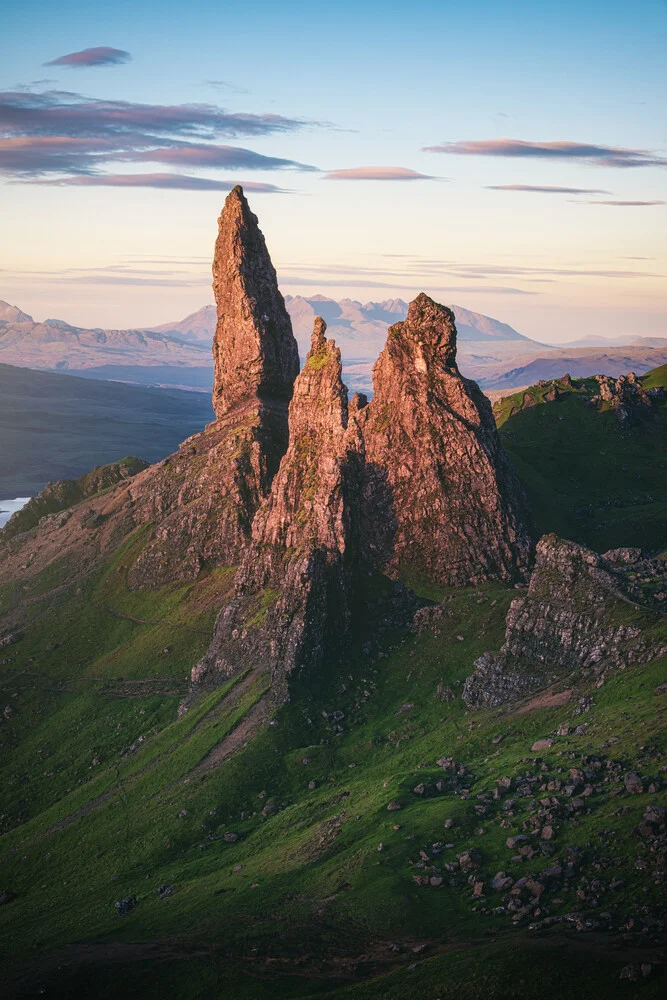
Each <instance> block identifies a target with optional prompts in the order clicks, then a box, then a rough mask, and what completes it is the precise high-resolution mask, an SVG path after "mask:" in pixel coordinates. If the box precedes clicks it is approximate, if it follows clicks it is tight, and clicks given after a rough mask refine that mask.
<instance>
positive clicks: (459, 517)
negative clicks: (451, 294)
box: [361, 294, 530, 585]
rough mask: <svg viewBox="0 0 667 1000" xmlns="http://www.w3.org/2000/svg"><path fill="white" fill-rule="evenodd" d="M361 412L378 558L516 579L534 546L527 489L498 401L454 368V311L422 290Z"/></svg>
mask: <svg viewBox="0 0 667 1000" xmlns="http://www.w3.org/2000/svg"><path fill="white" fill-rule="evenodd" d="M373 384H374V388H375V395H374V397H373V400H372V401H371V403H370V404H369V405H368V407H367V408H366V409H365V410H364V411H363V416H362V418H361V423H362V429H363V436H364V441H365V451H366V488H365V503H366V507H367V518H366V536H367V540H368V544H369V546H370V548H371V550H372V552H373V557H374V560H375V564H376V565H377V566H378V568H380V569H382V570H383V571H384V572H387V573H389V574H395V573H396V572H397V570H398V569H399V567H409V568H411V569H413V570H414V571H416V572H417V573H418V574H419V575H421V576H422V577H424V578H426V579H428V580H431V581H433V582H436V583H448V584H453V585H458V584H465V583H477V582H480V581H482V580H485V579H492V578H495V579H502V580H511V579H516V578H517V577H518V576H520V575H521V574H522V573H523V572H524V571H525V569H526V567H527V565H528V561H529V553H530V537H529V533H528V529H527V524H528V522H529V518H528V513H527V507H526V503H525V500H524V497H523V492H522V490H521V487H520V485H519V483H518V480H517V479H516V477H515V475H514V473H513V471H512V469H511V467H510V465H509V462H508V460H507V458H506V456H505V454H504V452H503V450H502V448H501V446H500V442H499V440H498V435H497V433H496V428H495V423H494V420H493V415H492V412H491V406H490V404H489V402H488V400H487V399H486V397H485V396H484V395H483V394H482V392H481V391H480V389H479V387H478V386H477V384H476V383H475V382H471V381H469V380H468V379H464V378H463V377H462V376H461V374H460V372H459V370H458V368H457V365H456V327H455V325H454V314H453V313H452V312H451V310H449V309H447V308H446V307H445V306H441V305H438V304H437V303H435V302H433V300H432V299H430V298H429V297H428V296H427V295H424V294H421V295H419V296H418V297H417V298H416V299H415V300H414V302H411V303H410V307H409V311H408V317H407V319H406V320H405V321H404V322H402V323H397V324H396V325H395V326H392V327H391V328H390V329H389V334H388V338H387V345H386V347H385V349H384V351H383V352H382V354H381V355H380V357H379V359H378V361H377V363H376V365H375V368H374V369H373Z"/></svg>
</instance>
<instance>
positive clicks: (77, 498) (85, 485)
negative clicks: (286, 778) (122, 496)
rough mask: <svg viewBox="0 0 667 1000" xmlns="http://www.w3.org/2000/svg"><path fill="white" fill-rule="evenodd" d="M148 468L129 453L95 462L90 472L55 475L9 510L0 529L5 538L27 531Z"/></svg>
mask: <svg viewBox="0 0 667 1000" xmlns="http://www.w3.org/2000/svg"><path fill="white" fill-rule="evenodd" d="M147 468H148V462H144V461H143V460H142V459H140V458H133V457H130V458H124V459H122V460H121V461H120V462H112V463H110V464H109V465H98V466H97V467H96V468H95V469H93V471H92V472H88V473H86V475H84V476H79V478H78V479H58V480H57V481H56V482H53V483H47V485H46V486H45V487H44V489H43V490H42V492H41V493H38V494H37V496H36V497H32V499H31V500H29V501H28V503H27V504H26V505H25V507H22V508H21V510H17V511H16V512H15V513H14V514H12V516H11V517H10V518H9V520H8V521H7V524H6V525H5V526H4V528H2V529H1V531H2V538H3V539H5V540H7V539H9V538H13V537H14V536H15V535H20V534H22V532H24V531H30V529H31V528H34V527H35V526H36V525H37V524H38V523H39V521H40V520H41V519H42V518H43V517H47V516H48V515H49V514H56V513H58V512H59V511H64V510H68V509H69V508H70V507H73V506H74V505H75V504H78V503H81V501H82V500H85V499H86V498H88V497H93V496H96V495H97V494H98V493H100V492H102V490H108V489H109V488H110V487H112V486H115V485H116V484H117V483H120V482H123V481H124V480H126V479H131V478H132V476H136V475H137V473H139V472H141V471H142V470H143V469H147Z"/></svg>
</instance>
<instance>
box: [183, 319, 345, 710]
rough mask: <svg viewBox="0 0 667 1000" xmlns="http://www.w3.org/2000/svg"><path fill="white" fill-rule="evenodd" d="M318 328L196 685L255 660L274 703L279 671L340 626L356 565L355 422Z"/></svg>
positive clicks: (313, 657) (310, 655)
mask: <svg viewBox="0 0 667 1000" xmlns="http://www.w3.org/2000/svg"><path fill="white" fill-rule="evenodd" d="M325 332H326V323H325V322H324V320H323V319H321V318H320V317H317V319H316V320H315V329H314V332H313V336H312V343H311V349H310V351H309V353H308V356H307V358H306V362H305V364H304V367H303V370H302V371H301V373H300V375H299V376H298V378H297V380H296V383H295V385H294V395H293V398H292V402H291V403H290V408H289V427H290V440H289V447H288V450H287V452H286V454H285V455H284V457H283V459H282V462H281V464H280V469H279V470H278V473H277V475H276V477H275V479H274V481H273V486H272V489H271V495H270V497H269V498H268V500H266V501H265V503H264V504H263V505H262V506H261V507H260V509H259V511H258V512H257V515H256V516H255V521H254V523H253V531H252V543H251V545H250V547H249V549H248V551H247V553H246V556H245V558H244V560H243V563H242V565H241V568H240V570H239V572H238V575H237V578H236V594H237V598H236V601H235V602H234V603H233V604H232V605H231V606H229V607H228V608H226V609H224V610H223V611H222V613H221V615H220V617H219V619H218V622H217V625H216V633H215V637H214V640H213V643H212V645H211V648H210V649H209V652H208V654H207V655H206V657H205V658H204V659H203V660H202V661H201V663H200V664H199V665H198V666H197V667H196V668H195V670H194V671H193V676H192V679H193V681H194V682H201V681H206V682H207V683H210V682H211V681H213V682H215V679H216V678H220V677H221V676H222V677H226V676H230V675H231V674H234V673H237V672H238V671H239V670H240V669H247V668H248V667H260V668H261V669H264V670H268V671H269V672H270V674H271V677H272V692H273V697H274V698H278V700H282V699H283V698H284V697H286V694H287V688H286V678H287V676H288V675H290V674H292V673H293V672H295V671H296V672H298V671H299V670H301V669H303V668H304V667H310V668H313V667H317V666H318V665H319V664H320V663H321V662H322V659H323V656H324V653H325V649H326V650H327V651H328V652H331V651H332V650H335V648H336V646H337V645H338V644H339V642H340V640H341V638H344V637H345V635H346V632H347V630H348V626H349V621H350V617H351V604H352V600H353V597H352V595H353V592H354V590H355V588H356V587H357V586H358V582H359V576H358V574H359V569H360V565H361V564H360V559H359V552H358V547H359V542H358V515H359V511H360V509H361V477H360V474H359V448H360V445H359V441H358V428H357V426H356V424H355V425H354V427H353V428H350V432H349V433H348V431H347V425H348V412H347V389H346V388H345V386H344V385H343V382H342V380H341V358H340V351H339V350H338V348H337V347H336V346H335V343H334V341H333V340H329V341H327V340H326V339H325V336H324V334H325Z"/></svg>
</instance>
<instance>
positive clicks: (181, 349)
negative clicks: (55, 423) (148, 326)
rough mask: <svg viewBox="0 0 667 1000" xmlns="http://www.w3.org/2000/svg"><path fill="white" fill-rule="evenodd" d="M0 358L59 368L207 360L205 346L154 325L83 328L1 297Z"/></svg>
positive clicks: (184, 363) (23, 363) (198, 363)
mask: <svg viewBox="0 0 667 1000" xmlns="http://www.w3.org/2000/svg"><path fill="white" fill-rule="evenodd" d="M0 362H4V363H6V364H12V365H21V366H25V367H30V368H46V369H50V370H61V371H62V370H68V369H74V370H77V369H79V368H91V367H94V366H96V365H101V364H133V365H152V364H168V365H208V364H209V363H210V345H208V344H207V345H206V346H204V345H203V344H197V343H194V344H193V343H187V342H186V341H185V340H184V339H183V338H182V337H181V338H179V337H178V336H177V335H176V334H174V335H173V336H171V335H169V334H165V333H161V332H156V331H153V330H102V329H100V328H91V329H88V328H84V327H78V326H72V325H71V324H70V323H67V322H65V321H64V320H61V319H46V320H44V322H42V323H37V322H35V321H34V320H33V318H32V316H28V314H27V313H24V312H22V311H21V310H20V309H18V308H17V307H16V306H11V305H9V304H8V303H7V302H2V301H0Z"/></svg>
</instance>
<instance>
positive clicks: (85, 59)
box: [43, 45, 132, 69]
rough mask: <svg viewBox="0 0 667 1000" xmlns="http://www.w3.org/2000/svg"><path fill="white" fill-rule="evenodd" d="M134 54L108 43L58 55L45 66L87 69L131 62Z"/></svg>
mask: <svg viewBox="0 0 667 1000" xmlns="http://www.w3.org/2000/svg"><path fill="white" fill-rule="evenodd" d="M131 58H132V56H131V55H130V53H129V52H126V51H125V49H112V48H109V46H108V45H100V46H98V47H97V48H94V49H81V51H80V52H69V53H68V54H67V55H66V56H58V58H57V59H52V60H51V62H46V63H44V64H43V65H44V66H67V67H69V69H85V68H87V67H89V66H120V65H121V64H122V63H126V62H129V61H130V59H131Z"/></svg>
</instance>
